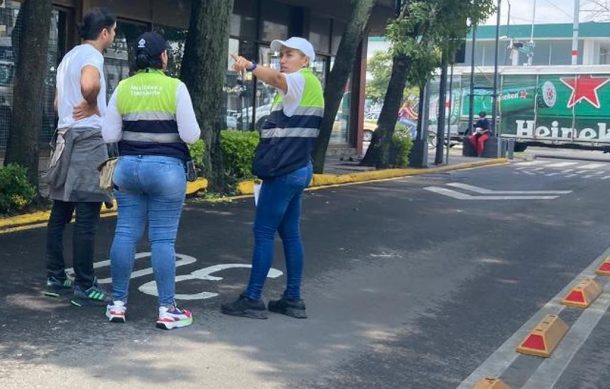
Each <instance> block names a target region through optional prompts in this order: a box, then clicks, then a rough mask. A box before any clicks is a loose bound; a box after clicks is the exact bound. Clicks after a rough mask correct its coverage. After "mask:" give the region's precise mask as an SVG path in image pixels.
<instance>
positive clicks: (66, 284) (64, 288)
mask: <svg viewBox="0 0 610 389" xmlns="http://www.w3.org/2000/svg"><path fill="white" fill-rule="evenodd" d="M73 289H74V282H73V281H72V280H71V279H70V278H67V277H66V279H65V280H60V279H58V278H55V277H53V276H51V277H48V278H47V284H46V286H45V290H44V291H43V292H42V294H43V295H45V296H47V297H61V296H66V295H68V294H70V293H72V291H73Z"/></svg>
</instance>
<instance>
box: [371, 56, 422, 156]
mask: <svg viewBox="0 0 610 389" xmlns="http://www.w3.org/2000/svg"><path fill="white" fill-rule="evenodd" d="M410 62H411V61H410V60H409V58H408V57H407V56H405V55H402V54H401V55H396V56H394V58H393V59H392V74H391V76H390V83H389V84H388V89H387V92H386V94H385V97H384V99H383V106H382V107H381V112H380V113H379V119H378V120H377V129H376V130H375V132H374V133H373V139H371V143H370V145H369V148H368V150H367V151H366V155H365V156H364V158H363V159H362V161H361V162H360V164H361V165H365V166H375V167H377V168H386V167H388V165H389V163H390V160H389V156H390V155H389V154H390V146H391V144H392V137H393V136H394V128H395V127H396V121H397V120H398V111H399V110H400V104H401V102H402V98H403V93H404V90H405V86H406V84H407V73H408V71H409V66H410Z"/></svg>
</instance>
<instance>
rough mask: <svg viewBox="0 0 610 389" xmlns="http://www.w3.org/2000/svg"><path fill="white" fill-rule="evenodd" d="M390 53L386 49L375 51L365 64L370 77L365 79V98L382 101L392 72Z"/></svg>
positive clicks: (376, 101) (377, 101)
mask: <svg viewBox="0 0 610 389" xmlns="http://www.w3.org/2000/svg"><path fill="white" fill-rule="evenodd" d="M391 65H392V55H391V54H390V53H389V52H387V51H377V52H376V53H375V54H373V56H372V57H371V59H369V60H368V62H367V64H366V70H367V72H368V73H370V74H371V79H370V80H367V81H366V92H365V93H366V98H367V99H369V100H371V101H373V102H374V103H380V102H382V101H383V97H384V96H385V93H386V91H387V90H388V84H389V83H390V75H391V74H392V71H391V70H392V66H391Z"/></svg>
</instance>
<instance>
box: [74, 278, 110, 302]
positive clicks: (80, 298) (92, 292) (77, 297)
mask: <svg viewBox="0 0 610 389" xmlns="http://www.w3.org/2000/svg"><path fill="white" fill-rule="evenodd" d="M70 303H71V304H72V305H76V306H77V307H84V306H104V305H106V304H109V303H112V298H111V297H110V294H109V293H108V292H107V291H105V290H104V289H102V288H100V286H99V285H98V284H97V282H95V283H94V284H93V286H92V287H90V288H89V289H87V290H85V289H83V288H81V287H80V286H78V285H75V286H74V295H73V296H72V299H71V300H70Z"/></svg>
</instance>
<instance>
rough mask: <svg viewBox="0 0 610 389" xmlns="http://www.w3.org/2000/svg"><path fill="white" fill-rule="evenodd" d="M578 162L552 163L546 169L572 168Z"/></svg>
mask: <svg viewBox="0 0 610 389" xmlns="http://www.w3.org/2000/svg"><path fill="white" fill-rule="evenodd" d="M576 164H577V162H557V163H552V164H550V165H546V166H545V167H565V166H572V165H576Z"/></svg>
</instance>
